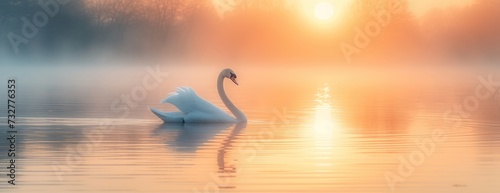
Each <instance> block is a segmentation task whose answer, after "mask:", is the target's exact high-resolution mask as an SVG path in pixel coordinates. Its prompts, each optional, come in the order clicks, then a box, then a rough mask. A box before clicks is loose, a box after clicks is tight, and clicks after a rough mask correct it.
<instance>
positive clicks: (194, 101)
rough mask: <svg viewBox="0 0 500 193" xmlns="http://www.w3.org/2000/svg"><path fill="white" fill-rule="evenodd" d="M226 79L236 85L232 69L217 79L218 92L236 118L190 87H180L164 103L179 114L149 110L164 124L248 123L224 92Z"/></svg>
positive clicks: (222, 72) (222, 73)
mask: <svg viewBox="0 0 500 193" xmlns="http://www.w3.org/2000/svg"><path fill="white" fill-rule="evenodd" d="M224 78H229V79H231V80H232V81H233V82H234V83H235V84H238V83H237V82H236V74H234V72H233V71H232V70H231V69H224V70H222V71H221V72H220V74H219V77H218V79H217V91H218V92H219V96H220V98H221V100H222V102H224V105H226V107H227V108H228V109H229V111H231V113H233V115H234V116H235V117H232V116H231V115H229V114H227V113H226V112H224V111H223V110H222V109H220V108H218V107H217V106H215V105H214V104H212V103H210V102H208V101H206V100H204V99H202V98H201V97H200V96H198V95H197V94H196V92H195V91H194V90H193V89H192V88H190V87H178V88H177V91H176V92H174V93H171V94H170V95H169V96H168V97H167V98H166V99H164V100H162V101H161V102H162V103H170V104H173V105H174V106H176V107H177V108H178V109H179V110H180V111H179V112H163V111H160V110H157V109H154V108H149V109H150V110H151V112H153V113H154V114H155V115H156V116H158V117H159V118H160V119H162V120H163V121H164V122H246V121H247V118H246V116H245V114H243V113H242V112H241V111H240V110H239V109H238V108H236V106H234V104H233V103H232V102H231V101H230V100H229V98H228V97H227V95H226V92H225V91H224V85H223V82H224Z"/></svg>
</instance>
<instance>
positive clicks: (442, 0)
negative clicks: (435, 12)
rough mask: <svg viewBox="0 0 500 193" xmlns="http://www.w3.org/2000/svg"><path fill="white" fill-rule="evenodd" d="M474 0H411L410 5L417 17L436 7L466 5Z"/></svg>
mask: <svg viewBox="0 0 500 193" xmlns="http://www.w3.org/2000/svg"><path fill="white" fill-rule="evenodd" d="M472 2H474V0H410V7H411V9H412V10H413V11H414V12H415V14H416V15H417V17H420V16H422V15H424V14H425V13H426V12H427V11H429V10H431V9H435V8H446V7H450V6H458V7H461V6H465V5H468V4H470V3H472Z"/></svg>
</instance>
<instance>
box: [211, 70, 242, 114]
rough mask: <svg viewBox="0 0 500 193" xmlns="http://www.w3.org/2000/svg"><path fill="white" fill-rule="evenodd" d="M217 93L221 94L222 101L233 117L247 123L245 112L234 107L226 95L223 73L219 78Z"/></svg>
mask: <svg viewBox="0 0 500 193" xmlns="http://www.w3.org/2000/svg"><path fill="white" fill-rule="evenodd" d="M217 91H218V92H219V96H220V99H221V100H222V102H224V105H226V107H227V108H228V109H229V111H231V113H233V115H234V116H235V117H236V120H237V121H238V122H245V121H247V117H246V116H245V114H243V112H241V111H240V110H239V109H238V108H236V106H234V104H233V102H231V100H229V98H228V97H227V95H226V91H224V75H223V72H221V73H220V74H219V78H217Z"/></svg>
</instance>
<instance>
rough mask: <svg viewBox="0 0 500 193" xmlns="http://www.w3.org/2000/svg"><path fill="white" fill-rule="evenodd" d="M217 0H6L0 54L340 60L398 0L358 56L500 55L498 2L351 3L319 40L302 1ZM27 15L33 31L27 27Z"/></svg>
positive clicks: (0, 18) (0, 14)
mask: <svg viewBox="0 0 500 193" xmlns="http://www.w3.org/2000/svg"><path fill="white" fill-rule="evenodd" d="M221 1H222V2H230V5H231V6H232V10H231V11H228V12H225V13H224V18H220V15H218V12H217V5H216V4H214V0H134V1H132V0H41V1H39V0H2V1H0V37H1V38H0V58H6V57H35V56H38V57H57V56H59V55H80V54H89V53H90V54H91V53H99V52H111V53H115V54H122V55H127V56H144V57H148V56H150V55H152V54H153V55H154V54H157V55H164V54H167V53H174V55H179V54H183V53H186V52H197V51H200V50H208V51H213V50H219V51H220V52H231V54H233V55H237V56H238V57H249V58H251V57H257V56H264V57H265V56H266V54H267V55H269V56H271V55H274V56H281V57H295V56H299V55H302V56H304V57H331V58H333V59H334V60H339V61H342V60H344V56H343V55H342V51H341V50H340V49H339V45H340V44H341V43H342V42H348V41H352V38H353V33H354V32H353V29H355V28H356V27H357V26H361V27H363V25H364V24H365V23H367V22H370V21H371V20H373V19H374V18H373V13H374V12H376V11H379V10H381V9H384V8H386V7H387V5H388V4H389V3H391V2H393V1H399V2H401V13H400V14H398V15H397V16H394V17H392V18H391V24H390V25H388V26H387V27H384V28H383V29H382V31H381V35H380V37H377V38H374V40H373V42H371V45H370V46H368V47H367V48H366V49H364V50H363V51H362V53H360V54H359V59H360V60H363V59H365V60H374V59H388V58H392V59H394V58H398V59H403V60H404V59H412V58H411V57H414V56H415V55H418V56H424V57H441V56H446V57H452V58H456V59H458V60H465V59H468V58H474V57H491V58H495V57H497V56H499V55H500V51H499V50H500V35H498V34H500V23H499V22H498V18H500V1H496V0H476V1H475V2H474V3H473V4H472V5H470V6H466V7H463V8H450V9H444V10H443V9H436V10H433V11H430V12H429V13H428V14H427V15H425V16H424V17H423V18H416V17H415V16H414V15H413V14H412V13H411V11H410V9H409V7H408V0H353V1H354V2H353V4H352V7H351V11H350V12H349V15H348V17H346V19H345V20H343V21H342V24H341V25H339V26H340V27H338V29H335V30H332V32H331V35H330V36H329V38H326V39H317V38H316V34H315V33H313V32H311V31H308V29H307V27H305V25H304V22H303V21H301V19H300V16H298V15H299V14H297V12H298V11H299V9H300V8H301V7H300V4H299V2H300V1H290V0H233V1H231V0H221ZM56 5H57V6H56ZM56 7H57V8H56ZM39 12H42V13H44V14H45V15H46V17H45V16H43V14H40V13H39ZM23 18H24V19H23ZM45 18H46V20H47V21H45ZM26 21H29V22H31V24H29V25H32V26H34V28H36V31H37V32H36V33H34V32H33V30H32V29H30V28H29V27H28V28H26V27H25V26H26V25H27V24H26ZM42 24H44V25H42ZM25 28H26V29H25ZM23 30H24V31H23ZM25 32H26V33H25ZM26 34H27V35H28V36H26ZM33 34H35V35H33ZM31 36H33V37H31ZM315 38H316V39H315ZM13 43H14V45H13ZM315 49H316V50H315ZM313 51H314V52H313ZM387 53H397V54H393V55H390V56H389V55H388V54H387ZM194 54H196V53H194Z"/></svg>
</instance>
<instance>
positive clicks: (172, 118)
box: [148, 107, 184, 123]
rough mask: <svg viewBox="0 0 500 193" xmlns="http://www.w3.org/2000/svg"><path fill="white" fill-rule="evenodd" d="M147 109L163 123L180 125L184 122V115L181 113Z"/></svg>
mask: <svg viewBox="0 0 500 193" xmlns="http://www.w3.org/2000/svg"><path fill="white" fill-rule="evenodd" d="M148 109H149V110H150V111H151V112H152V113H153V114H155V115H156V116H158V117H159V118H160V119H161V120H163V122H165V123H173V122H177V123H182V122H184V113H182V112H163V111H160V110H158V109H155V108H151V107H148Z"/></svg>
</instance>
